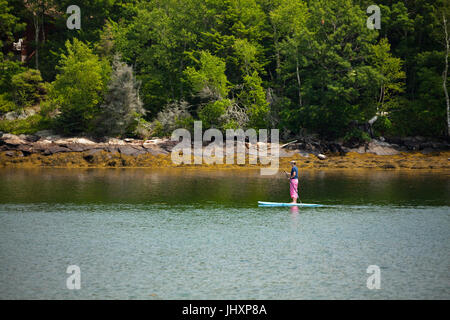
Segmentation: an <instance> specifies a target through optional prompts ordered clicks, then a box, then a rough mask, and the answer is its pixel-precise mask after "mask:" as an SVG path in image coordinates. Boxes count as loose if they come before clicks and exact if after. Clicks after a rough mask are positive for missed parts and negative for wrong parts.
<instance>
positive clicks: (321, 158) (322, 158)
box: [317, 153, 327, 160]
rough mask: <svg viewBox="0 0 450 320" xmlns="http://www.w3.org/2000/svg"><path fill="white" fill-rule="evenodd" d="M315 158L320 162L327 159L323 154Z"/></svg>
mask: <svg viewBox="0 0 450 320" xmlns="http://www.w3.org/2000/svg"><path fill="white" fill-rule="evenodd" d="M317 158H319V159H320V160H325V159H326V158H327V157H326V156H325V155H324V154H321V153H319V154H318V155H317Z"/></svg>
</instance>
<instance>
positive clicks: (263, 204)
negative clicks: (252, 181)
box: [258, 201, 322, 207]
mask: <svg viewBox="0 0 450 320" xmlns="http://www.w3.org/2000/svg"><path fill="white" fill-rule="evenodd" d="M258 206H260V207H322V205H321V204H315V203H282V202H265V201H258Z"/></svg>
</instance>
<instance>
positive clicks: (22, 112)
mask: <svg viewBox="0 0 450 320" xmlns="http://www.w3.org/2000/svg"><path fill="white" fill-rule="evenodd" d="M371 5H376V6H378V7H379V9H380V19H379V23H380V26H379V27H380V28H379V29H378V28H369V27H368V18H369V17H370V16H371V13H368V10H367V8H368V7H369V6H371ZM70 6H72V8H73V6H76V7H78V8H79V11H77V10H72V11H71V10H68V8H69V7H70ZM77 14H78V16H77ZM74 15H75V16H74ZM77 19H78V20H79V21H78V22H79V25H78V26H77V23H76V22H77ZM449 19H450V6H449V3H448V1H447V0H404V1H394V0H392V1H389V0H379V1H377V3H373V1H366V0H359V1H358V0H306V1H301V0H296V1H294V0H148V1H144V0H132V1H123V0H0V47H1V52H0V70H1V72H0V131H2V132H11V133H14V134H22V133H24V134H33V133H35V132H37V131H41V130H52V131H53V132H57V133H58V134H62V135H67V136H79V135H89V136H92V137H121V138H123V137H136V138H141V139H146V138H150V137H163V136H170V134H171V132H172V131H173V130H174V129H176V128H186V129H192V128H193V123H194V121H196V120H201V121H202V123H203V129H208V128H218V129H220V130H226V129H236V128H243V129H248V128H254V129H260V128H278V129H280V134H281V137H280V138H281V139H284V140H286V139H290V138H294V137H298V136H304V135H309V134H314V135H317V136H319V137H321V138H323V139H330V140H333V139H343V140H344V141H345V140H350V139H356V140H360V141H367V140H370V139H371V138H373V137H380V136H383V137H385V136H423V137H434V138H445V137H448V135H449V134H450V124H449V122H450V121H449V112H450V111H449V108H450V106H449V98H448V92H447V91H448V88H449V85H448V55H449V51H450V49H449V42H450V40H449V37H450V36H449V32H450V23H449ZM74 21H75V22H74ZM367 127H370V130H366V129H367Z"/></svg>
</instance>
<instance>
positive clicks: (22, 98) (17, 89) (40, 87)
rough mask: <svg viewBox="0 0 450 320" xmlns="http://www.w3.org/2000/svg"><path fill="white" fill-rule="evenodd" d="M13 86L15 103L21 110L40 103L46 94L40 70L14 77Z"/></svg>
mask: <svg viewBox="0 0 450 320" xmlns="http://www.w3.org/2000/svg"><path fill="white" fill-rule="evenodd" d="M11 86H12V97H13V99H14V102H15V103H16V105H17V106H18V107H20V108H23V107H29V106H32V105H34V104H36V103H39V101H40V100H41V99H42V98H43V96H44V95H45V93H46V90H45V86H44V84H43V82H42V77H41V72H40V71H39V70H34V69H28V70H26V71H23V72H21V73H18V74H16V75H14V76H13V77H12V79H11Z"/></svg>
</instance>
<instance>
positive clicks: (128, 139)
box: [123, 138, 134, 142]
mask: <svg viewBox="0 0 450 320" xmlns="http://www.w3.org/2000/svg"><path fill="white" fill-rule="evenodd" d="M133 140H134V139H132V138H125V139H123V141H125V142H133Z"/></svg>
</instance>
